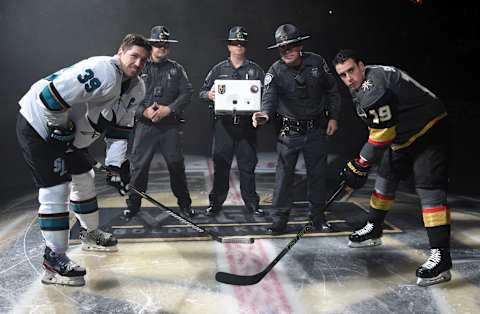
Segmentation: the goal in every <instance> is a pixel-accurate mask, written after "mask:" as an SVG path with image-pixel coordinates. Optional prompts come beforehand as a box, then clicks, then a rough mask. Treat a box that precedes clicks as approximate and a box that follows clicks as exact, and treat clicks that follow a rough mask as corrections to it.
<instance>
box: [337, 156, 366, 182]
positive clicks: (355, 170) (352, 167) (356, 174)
mask: <svg viewBox="0 0 480 314" xmlns="http://www.w3.org/2000/svg"><path fill="white" fill-rule="evenodd" d="M369 170H370V166H369V165H368V164H367V162H366V161H365V160H363V159H361V158H357V159H353V160H351V161H349V162H348V163H347V165H346V167H345V169H343V172H342V175H343V176H344V178H345V183H346V185H347V186H349V187H351V188H352V189H359V188H361V187H362V186H364V185H365V183H366V182H367V178H368V171H369Z"/></svg>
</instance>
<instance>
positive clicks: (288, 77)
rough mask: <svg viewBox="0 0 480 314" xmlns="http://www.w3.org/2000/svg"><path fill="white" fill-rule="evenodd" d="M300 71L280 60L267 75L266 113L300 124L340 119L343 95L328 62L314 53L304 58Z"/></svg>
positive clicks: (264, 109) (263, 108) (305, 54)
mask: <svg viewBox="0 0 480 314" xmlns="http://www.w3.org/2000/svg"><path fill="white" fill-rule="evenodd" d="M301 58H302V63H301V65H300V66H299V67H297V68H293V69H292V68H290V67H288V66H287V65H286V64H285V62H283V61H282V60H278V61H277V62H275V63H274V64H273V65H272V66H271V67H270V69H269V70H268V73H267V74H266V75H265V83H264V85H265V89H264V93H263V99H262V111H263V112H266V113H267V114H268V115H269V116H270V115H272V114H273V113H278V114H280V115H282V116H285V117H288V118H291V119H296V120H311V119H318V118H319V117H324V114H325V112H328V114H329V118H330V119H336V120H337V119H338V117H339V114H340V94H339V93H338V89H337V83H336V80H335V77H334V76H333V75H332V73H331V72H330V69H329V68H328V66H327V63H326V62H325V59H324V58H323V57H321V56H319V55H317V54H314V53H311V52H304V53H303V54H302V57H301Z"/></svg>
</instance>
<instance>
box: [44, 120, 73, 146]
mask: <svg viewBox="0 0 480 314" xmlns="http://www.w3.org/2000/svg"><path fill="white" fill-rule="evenodd" d="M47 129H48V136H47V142H48V143H50V144H52V146H54V147H56V148H57V149H59V150H61V151H66V150H67V149H69V148H70V146H71V145H72V143H73V140H74V139H75V124H74V123H73V122H72V121H70V120H68V121H67V124H66V126H58V125H52V124H50V123H47Z"/></svg>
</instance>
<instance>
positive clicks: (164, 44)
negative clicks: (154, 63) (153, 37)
mask: <svg viewBox="0 0 480 314" xmlns="http://www.w3.org/2000/svg"><path fill="white" fill-rule="evenodd" d="M152 46H153V47H155V48H165V49H166V48H168V47H170V44H169V43H164V42H156V43H152Z"/></svg>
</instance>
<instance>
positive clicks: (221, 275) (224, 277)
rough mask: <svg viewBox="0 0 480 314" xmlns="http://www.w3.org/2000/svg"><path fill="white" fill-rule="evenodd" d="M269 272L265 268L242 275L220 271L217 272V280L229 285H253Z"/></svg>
mask: <svg viewBox="0 0 480 314" xmlns="http://www.w3.org/2000/svg"><path fill="white" fill-rule="evenodd" d="M267 273H268V271H265V270H263V271H261V272H259V273H258V274H255V275H250V276H242V275H235V274H231V273H225V272H223V271H219V272H218V273H216V274H215V280H216V281H218V282H221V283H225V284H228V285H234V286H251V285H254V284H257V283H259V282H260V281H261V280H262V279H263V277H265V275H266V274H267Z"/></svg>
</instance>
